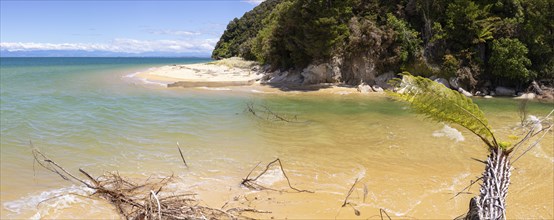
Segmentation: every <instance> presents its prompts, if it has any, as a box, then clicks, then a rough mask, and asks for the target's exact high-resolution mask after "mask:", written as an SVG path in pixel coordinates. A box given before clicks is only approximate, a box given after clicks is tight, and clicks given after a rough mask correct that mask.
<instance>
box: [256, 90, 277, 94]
mask: <svg viewBox="0 0 554 220" xmlns="http://www.w3.org/2000/svg"><path fill="white" fill-rule="evenodd" d="M250 92H251V93H265V94H268V93H274V92H264V91H260V90H257V89H251V90H250Z"/></svg>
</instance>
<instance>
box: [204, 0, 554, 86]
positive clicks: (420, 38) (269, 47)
mask: <svg viewBox="0 0 554 220" xmlns="http://www.w3.org/2000/svg"><path fill="white" fill-rule="evenodd" d="M553 21H554V1H552V0H532V1H531V0H482V1H474V0H417V1H407V0H390V1H378V0H266V1H264V2H263V3H261V4H260V5H259V6H257V7H255V8H254V9H253V10H252V11H250V12H247V13H246V14H244V16H242V17H241V18H240V19H234V20H232V21H231V22H230V23H229V25H228V26H227V30H226V31H225V32H224V34H223V35H222V36H221V39H220V41H219V42H218V43H217V45H216V47H215V49H214V51H213V54H212V57H213V58H216V59H217V58H226V57H232V56H240V57H243V58H245V59H247V60H258V61H260V62H261V63H264V64H271V66H272V67H273V68H274V69H291V68H295V69H301V68H303V67H304V66H306V65H308V64H310V63H317V62H326V61H328V60H329V59H330V58H331V57H333V56H338V57H341V58H343V60H345V61H346V62H348V60H351V61H352V62H360V60H373V61H374V62H375V63H374V64H375V65H374V66H375V68H376V70H377V71H391V70H392V71H397V70H399V69H401V70H409V69H414V70H415V69H418V70H421V69H425V66H427V67H429V66H441V67H442V68H446V69H443V70H441V71H440V72H441V74H447V75H452V69H453V67H454V66H455V65H454V64H455V63H450V62H444V61H445V60H443V59H441V58H444V56H445V55H451V56H452V57H450V58H453V59H456V60H457V61H458V67H459V69H465V70H471V71H466V73H471V74H470V75H471V77H470V78H471V81H472V83H471V84H476V83H477V82H479V81H481V82H482V81H483V80H491V79H493V78H496V77H498V76H499V75H498V74H499V70H498V69H500V68H504V67H505V66H506V65H505V64H506V63H505V62H504V63H503V62H502V59H504V61H507V60H510V59H512V60H516V61H517V62H515V64H514V63H510V65H507V66H508V67H511V68H512V70H516V71H512V70H510V72H514V73H513V74H512V73H503V74H500V76H510V77H504V78H505V79H504V80H502V81H498V82H499V83H507V84H514V83H513V82H514V81H516V80H522V79H525V80H529V79H533V77H538V80H541V79H543V81H544V80H545V79H546V80H550V81H554V80H552V79H553V78H554V34H552V30H554V22H553ZM502 38H510V39H517V40H519V41H520V42H522V43H523V44H524V45H525V46H526V47H527V48H528V52H527V53H519V52H521V51H520V50H516V54H519V55H517V56H514V57H513V58H510V59H507V58H506V59H505V58H503V56H500V58H501V59H500V60H499V59H497V58H499V56H498V54H499V53H502V52H498V51H499V49H498V48H497V49H496V51H497V57H496V58H494V59H492V55H493V53H494V51H495V50H494V49H493V46H494V43H493V42H494V41H495V39H496V40H497V41H496V42H497V43H496V44H497V45H498V40H499V39H502ZM516 48H518V47H516ZM521 54H524V55H523V56H520V55H521ZM523 57H526V58H528V59H529V60H530V61H531V65H528V64H527V63H528V62H527V61H525V59H523ZM450 58H449V60H450V61H453V59H450ZM520 58H521V59H520ZM491 59H492V62H491ZM420 61H424V62H423V63H422V62H420ZM510 62H511V61H510ZM343 64H344V65H345V66H348V67H349V66H351V65H348V63H343ZM516 64H517V65H516ZM520 64H523V67H525V68H521V67H522V65H520ZM372 65H373V64H372ZM524 69H527V70H528V73H526V71H525V70H524ZM430 70H431V69H430ZM433 71H434V72H436V70H433ZM433 71H427V72H428V73H427V72H426V73H425V74H435V73H434V72H433ZM419 72H420V71H418V73H419ZM504 72H505V71H504ZM466 75H467V74H466ZM344 79H347V77H345V78H344ZM553 83H554V82H553Z"/></svg>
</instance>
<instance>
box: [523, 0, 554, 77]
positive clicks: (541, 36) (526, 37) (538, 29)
mask: <svg viewBox="0 0 554 220" xmlns="http://www.w3.org/2000/svg"><path fill="white" fill-rule="evenodd" d="M522 4H523V5H524V15H525V18H526V19H525V21H524V22H523V24H522V26H523V27H522V31H521V37H519V39H520V40H521V41H522V42H523V43H524V44H525V45H527V48H529V54H528V58H529V59H530V60H531V61H532V66H531V68H530V69H531V70H532V71H533V72H535V73H537V74H538V76H539V78H542V79H550V80H552V79H554V34H553V33H552V31H553V30H554V1H552V0H533V1H523V3H522Z"/></svg>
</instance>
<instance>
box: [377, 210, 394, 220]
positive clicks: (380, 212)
mask: <svg viewBox="0 0 554 220" xmlns="http://www.w3.org/2000/svg"><path fill="white" fill-rule="evenodd" d="M383 214H385V216H387V218H388V219H389V220H392V219H391V218H390V216H389V214H387V212H386V211H385V210H384V209H379V215H381V220H383Z"/></svg>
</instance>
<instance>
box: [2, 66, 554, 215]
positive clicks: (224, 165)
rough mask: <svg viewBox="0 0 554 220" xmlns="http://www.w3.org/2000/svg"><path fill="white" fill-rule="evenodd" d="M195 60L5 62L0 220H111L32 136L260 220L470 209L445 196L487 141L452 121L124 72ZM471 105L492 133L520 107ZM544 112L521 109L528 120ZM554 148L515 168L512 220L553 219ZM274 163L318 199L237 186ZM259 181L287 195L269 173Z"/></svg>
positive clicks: (461, 199) (366, 104) (363, 103)
mask: <svg viewBox="0 0 554 220" xmlns="http://www.w3.org/2000/svg"><path fill="white" fill-rule="evenodd" d="M202 61H205V60H200V59H195V60H190V59H162V58H158V59H152V58H125V59H122V58H47V59H45V58H17V59H6V58H2V59H1V66H0V67H1V69H0V70H1V71H0V77H1V78H0V79H1V84H0V95H1V96H0V113H1V114H0V122H1V130H0V131H1V133H0V137H1V138H0V144H1V147H0V150H1V169H2V170H1V171H2V172H1V174H0V175H1V184H0V189H1V190H0V196H1V203H2V207H1V209H0V211H1V216H0V217H2V218H31V217H33V218H37V217H38V218H117V217H118V216H117V213H116V212H115V211H114V210H113V208H112V207H111V206H110V205H109V204H106V203H105V202H104V201H102V200H91V199H85V198H83V197H80V196H76V195H73V194H67V193H74V194H81V195H86V193H87V191H86V190H83V188H81V187H79V186H76V185H74V184H72V183H70V182H65V181H63V180H62V179H60V178H59V177H57V176H56V175H54V174H52V173H49V172H47V171H45V170H44V169H42V168H39V167H33V159H32V156H31V147H30V144H29V141H30V140H32V142H33V145H34V146H35V147H38V148H40V149H41V151H43V152H44V153H46V154H47V155H48V156H50V157H51V158H52V159H54V160H55V161H57V162H58V163H59V164H61V165H63V166H64V167H65V168H66V169H67V170H70V171H77V169H78V168H83V169H85V170H87V171H88V172H90V173H92V174H94V175H100V174H102V173H104V172H106V171H115V170H117V171H119V172H120V173H121V174H122V175H123V176H129V177H132V178H135V179H137V180H145V179H146V178H148V177H149V176H151V175H154V176H167V175H171V174H175V175H176V176H177V177H178V179H177V182H176V183H174V184H172V187H171V188H172V190H175V191H184V192H195V193H197V194H198V196H197V198H198V199H200V200H202V201H203V204H205V205H209V206H212V207H221V206H222V205H223V204H225V203H226V202H229V204H228V206H227V207H229V206H236V207H244V206H245V205H249V206H251V207H254V208H257V209H260V210H267V211H272V213H271V214H261V215H258V216H256V217H260V218H270V217H275V218H335V217H337V218H378V215H379V209H380V208H382V209H384V210H386V211H387V212H388V213H389V214H390V215H391V216H393V217H394V216H401V217H403V218H441V219H444V218H454V217H456V216H458V215H460V214H463V213H464V212H465V211H466V210H467V207H468V203H469V199H470V198H471V197H472V196H473V195H471V194H461V195H460V196H458V197H456V198H452V197H453V196H454V194H456V192H458V191H460V190H462V189H463V188H464V187H466V186H467V185H468V184H469V183H470V181H471V180H473V179H475V178H476V177H477V176H479V175H480V173H481V172H482V170H483V168H484V165H482V164H480V163H478V162H476V161H474V160H472V159H471V158H478V159H484V158H486V150H485V148H484V147H483V145H482V144H481V143H480V141H479V140H478V139H477V138H475V137H474V136H472V135H471V134H470V133H469V132H467V131H465V130H463V129H462V128H460V127H458V126H452V128H454V129H457V130H458V131H459V132H461V133H458V132H457V131H456V130H453V129H451V128H450V129H449V128H445V126H444V125H442V124H437V123H434V122H431V121H428V120H426V119H423V118H422V117H420V116H416V115H415V114H412V113H411V112H410V111H409V110H408V109H406V107H405V106H404V105H402V104H399V103H395V102H391V101H389V100H388V99H387V98H386V97H383V96H380V95H376V96H373V95H372V96H362V95H324V96H323V95H317V94H299V93H287V94H259V93H248V92H235V91H234V90H231V91H229V90H193V89H166V88H163V87H160V86H157V85H155V84H152V85H150V84H143V83H142V82H137V81H133V80H130V79H129V78H128V77H126V76H128V75H130V74H133V73H134V72H137V71H140V70H144V69H146V68H149V67H152V66H158V65H167V64H173V63H192V62H202ZM476 102H477V103H478V104H479V106H480V107H481V108H482V109H483V110H484V111H485V114H486V115H487V117H488V118H489V121H490V123H491V124H492V127H493V128H494V129H495V132H496V133H497V134H498V136H500V137H502V138H506V137H507V136H508V135H510V134H513V133H517V131H514V130H513V128H514V127H515V126H516V125H517V124H518V120H519V119H518V115H517V102H516V101H514V100H510V99H498V98H495V99H492V100H481V99H477V100H476ZM247 103H255V104H256V106H268V107H269V108H270V109H271V110H272V111H274V112H277V113H279V114H282V115H283V116H286V117H289V118H294V117H296V119H297V121H298V122H299V123H284V122H268V121H265V120H260V119H258V118H255V117H253V116H252V115H251V114H249V113H248V112H247V111H245V109H246V105H247ZM552 108H553V106H552V104H541V103H537V102H533V103H530V106H529V110H530V114H532V115H537V116H541V115H545V114H547V113H548V112H549V111H550V110H551V109H552ZM460 135H461V136H460ZM462 139H463V140H462ZM553 139H554V137H553V135H552V133H550V134H548V135H547V137H546V138H545V139H544V141H543V142H542V143H541V144H540V146H539V147H537V148H535V149H534V150H532V151H531V152H530V153H529V154H528V155H526V156H525V157H523V158H522V159H521V160H520V161H518V162H517V163H516V164H515V165H514V167H515V170H514V171H513V174H512V185H511V186H510V194H509V196H508V217H509V218H543V219H544V218H547V219H551V218H553V217H554V213H553V210H552V207H553V206H554V201H553V198H554V183H553V181H554V174H553V173H554V149H553V148H554V140H553ZM177 142H179V143H180V145H181V147H182V149H183V153H184V155H185V158H186V159H187V163H188V164H189V166H190V168H188V169H186V168H184V167H183V164H182V162H181V158H180V156H179V154H178V151H177V149H176V143H177ZM276 158H280V159H281V160H282V162H283V165H284V168H285V169H286V171H287V174H288V176H289V177H290V179H291V183H292V184H293V186H295V187H297V188H300V189H308V190H312V191H315V193H278V192H272V191H260V192H258V191H250V190H248V189H245V188H243V187H241V186H240V182H241V180H242V178H244V177H245V176H246V175H247V174H248V172H250V170H251V169H252V168H253V167H254V166H255V165H256V164H257V163H258V162H262V164H267V163H268V162H270V161H272V160H274V159H276ZM356 178H359V179H360V184H358V187H356V190H355V192H354V193H353V194H352V196H351V197H350V201H351V202H352V203H355V207H356V208H357V209H358V210H359V211H360V212H361V215H360V216H359V217H358V216H355V215H354V212H353V210H352V208H349V207H345V208H341V205H342V203H343V201H344V198H345V196H346V193H347V192H348V190H349V189H350V186H351V185H352V183H353V182H354V181H355V179H356ZM262 181H263V182H264V183H265V184H267V185H268V186H271V187H274V188H284V189H286V188H285V187H284V183H285V182H284V179H283V177H282V176H281V175H280V174H279V172H277V171H275V170H272V175H269V176H267V177H265V178H264V179H262ZM364 185H365V186H366V187H367V191H368V194H367V198H366V199H365V201H363V188H364ZM477 189H478V187H477V186H474V187H472V188H471V190H470V191H471V192H473V193H476V192H477ZM62 194H63V195H65V196H61V197H57V198H55V199H50V200H47V201H44V202H42V203H41V201H43V200H45V199H48V198H52V197H54V196H57V195H62ZM235 198H237V199H236V201H235Z"/></svg>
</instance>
